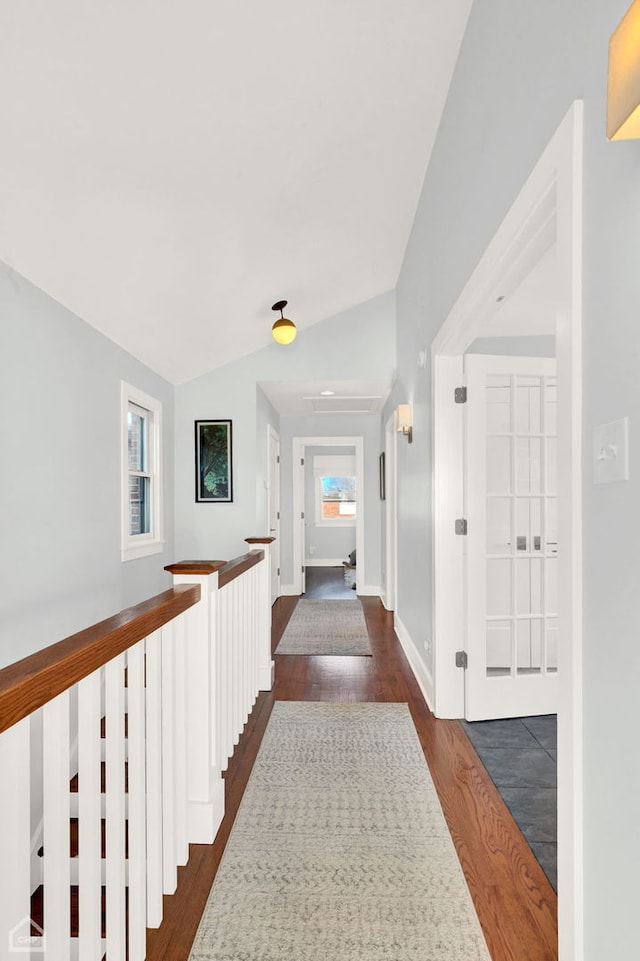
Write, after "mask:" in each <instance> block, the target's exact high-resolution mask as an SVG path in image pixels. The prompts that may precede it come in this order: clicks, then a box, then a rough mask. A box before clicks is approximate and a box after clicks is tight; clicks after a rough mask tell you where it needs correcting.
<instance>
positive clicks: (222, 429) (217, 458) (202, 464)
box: [195, 420, 233, 504]
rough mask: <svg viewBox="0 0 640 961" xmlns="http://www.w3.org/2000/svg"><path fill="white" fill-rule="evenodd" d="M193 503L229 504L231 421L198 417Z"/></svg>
mask: <svg viewBox="0 0 640 961" xmlns="http://www.w3.org/2000/svg"><path fill="white" fill-rule="evenodd" d="M195 425H196V503H199V504H230V503H231V501H232V500H233V483H232V474H231V421H230V420H197V421H196V422H195Z"/></svg>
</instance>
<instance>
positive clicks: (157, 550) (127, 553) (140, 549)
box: [120, 540, 165, 561]
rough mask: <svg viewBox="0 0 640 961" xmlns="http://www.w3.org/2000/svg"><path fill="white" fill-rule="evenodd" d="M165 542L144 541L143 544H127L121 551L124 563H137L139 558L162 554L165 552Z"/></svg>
mask: <svg viewBox="0 0 640 961" xmlns="http://www.w3.org/2000/svg"><path fill="white" fill-rule="evenodd" d="M164 545H165V542H164V541H158V540H153V541H143V542H141V543H131V544H127V545H126V546H125V547H123V548H122V549H121V551H120V559H121V560H122V561H135V560H137V559H138V558H139V557H149V556H150V555H151V554H161V553H162V551H163V550H164Z"/></svg>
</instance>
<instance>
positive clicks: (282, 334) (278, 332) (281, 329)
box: [271, 300, 298, 344]
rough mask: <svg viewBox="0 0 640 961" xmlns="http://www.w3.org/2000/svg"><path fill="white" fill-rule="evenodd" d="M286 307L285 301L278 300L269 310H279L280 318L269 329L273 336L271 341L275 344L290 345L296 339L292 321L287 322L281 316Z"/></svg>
mask: <svg viewBox="0 0 640 961" xmlns="http://www.w3.org/2000/svg"><path fill="white" fill-rule="evenodd" d="M286 306H287V301H286V300H279V301H278V302H277V303H275V304H274V305H273V307H272V308H271V310H279V311H280V317H279V319H278V320H276V322H275V323H274V325H273V327H272V328H271V333H272V334H273V339H274V340H275V342H276V343H277V344H290V343H291V342H292V341H294V340H295V339H296V334H297V333H298V331H297V330H296V325H295V324H294V322H293V321H292V320H287V318H286V317H285V316H284V314H283V310H284V308H285V307H286Z"/></svg>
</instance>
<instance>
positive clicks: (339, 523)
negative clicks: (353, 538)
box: [313, 456, 357, 527]
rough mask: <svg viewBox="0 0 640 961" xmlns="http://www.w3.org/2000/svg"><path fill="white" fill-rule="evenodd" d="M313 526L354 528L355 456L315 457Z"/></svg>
mask: <svg viewBox="0 0 640 961" xmlns="http://www.w3.org/2000/svg"><path fill="white" fill-rule="evenodd" d="M313 472H314V476H315V494H316V496H315V501H316V526H318V527H354V526H355V523H356V510H357V506H356V505H357V497H356V478H355V457H353V456H324V457H315V458H314V465H313Z"/></svg>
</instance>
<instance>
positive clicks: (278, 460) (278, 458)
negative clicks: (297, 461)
mask: <svg viewBox="0 0 640 961" xmlns="http://www.w3.org/2000/svg"><path fill="white" fill-rule="evenodd" d="M279 463H280V454H278V455H277V457H276V464H279Z"/></svg>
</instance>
